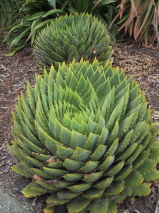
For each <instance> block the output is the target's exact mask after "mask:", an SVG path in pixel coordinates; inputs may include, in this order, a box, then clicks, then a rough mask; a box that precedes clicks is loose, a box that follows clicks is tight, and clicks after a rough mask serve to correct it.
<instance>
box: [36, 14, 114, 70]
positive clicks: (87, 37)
mask: <svg viewBox="0 0 159 213" xmlns="http://www.w3.org/2000/svg"><path fill="white" fill-rule="evenodd" d="M35 52H36V56H37V60H38V62H39V65H40V67H42V68H43V67H50V66H51V65H54V66H55V67H56V68H57V67H58V64H59V63H62V62H66V63H67V64H69V63H70V62H71V61H72V60H73V58H75V60H76V61H80V59H81V58H83V59H84V60H89V61H90V62H92V61H93V60H94V58H95V57H96V58H97V59H98V61H99V62H100V63H101V64H104V63H105V62H106V61H107V60H108V59H109V60H112V58H111V55H112V53H113V51H112V47H111V46H110V37H109V34H108V31H107V29H106V27H105V26H104V24H103V23H102V22H101V21H99V20H98V18H96V17H92V15H89V14H85V13H84V14H75V15H70V16H68V15H65V16H61V17H59V18H57V19H55V20H54V21H53V22H52V23H51V24H50V25H49V26H47V27H46V28H44V29H43V30H42V32H41V33H40V34H39V36H38V38H37V40H36V46H35Z"/></svg>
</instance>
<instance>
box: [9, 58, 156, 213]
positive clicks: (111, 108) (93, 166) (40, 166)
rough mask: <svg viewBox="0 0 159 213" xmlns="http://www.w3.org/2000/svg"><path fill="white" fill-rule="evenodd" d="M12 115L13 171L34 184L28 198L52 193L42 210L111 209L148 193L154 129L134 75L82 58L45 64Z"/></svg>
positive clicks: (109, 212)
mask: <svg viewBox="0 0 159 213" xmlns="http://www.w3.org/2000/svg"><path fill="white" fill-rule="evenodd" d="M16 110H17V113H16V114H15V113H13V120H14V129H13V135H14V137H15V139H14V141H12V146H10V149H11V150H12V151H13V153H14V154H15V155H16V156H17V157H18V158H19V159H20V162H19V163H18V164H17V165H15V166H13V167H12V169H13V170H14V171H15V172H17V173H19V174H21V175H23V176H25V177H28V178H32V182H31V183H30V184H29V185H27V186H26V187H25V188H24V189H23V190H22V193H23V194H24V195H25V196H26V197H28V198H30V197H35V196H39V195H42V194H45V193H51V195H50V196H49V197H48V199H47V200H46V202H47V207H46V208H45V209H44V212H46V213H48V212H50V213H51V212H54V208H55V206H57V205H62V204H67V209H68V212H69V213H76V212H80V213H85V212H90V213H94V212H97V211H98V212H104V213H113V212H116V210H117V206H116V203H117V202H121V201H123V200H124V199H125V198H126V197H127V196H131V195H132V194H133V195H138V196H142V195H147V194H149V193H150V191H151V190H150V186H151V181H153V180H155V179H157V178H159V171H157V169H156V164H157V162H159V142H158V141H156V135H157V134H158V129H157V127H156V125H155V123H153V121H152V119H151V110H150V109H147V102H146V98H145V96H144V93H143V91H141V90H140V89H139V84H138V83H137V82H136V81H134V80H133V77H130V78H127V77H126V76H125V73H124V71H119V69H118V68H112V67H111V65H110V64H109V63H107V64H106V65H105V66H100V65H99V62H98V61H97V60H94V62H93V63H92V64H90V63H89V62H88V61H85V62H84V61H83V60H81V61H80V62H79V63H77V62H75V61H73V62H72V63H71V64H70V65H69V66H67V65H66V64H65V63H63V64H62V66H60V67H59V69H58V72H57V71H56V70H55V69H54V68H53V67H51V69H50V73H49V74H47V72H44V77H41V76H37V78H36V84H35V87H34V88H32V87H31V86H30V84H29V83H28V85H27V94H26V96H24V95H23V94H21V96H19V98H18V104H17V106H16Z"/></svg>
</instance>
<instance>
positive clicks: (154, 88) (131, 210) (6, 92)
mask: <svg viewBox="0 0 159 213" xmlns="http://www.w3.org/2000/svg"><path fill="white" fill-rule="evenodd" d="M113 49H114V66H120V67H121V68H124V69H125V70H126V73H127V75H129V74H133V75H134V77H135V79H136V80H137V81H138V82H139V83H140V85H141V88H142V89H143V90H145V92H146V96H147V99H148V101H149V106H150V108H152V109H153V118H154V119H155V120H156V121H159V51H158V49H157V48H153V47H151V48H147V49H146V48H144V47H142V46H140V45H139V44H137V43H134V42H132V41H130V40H129V41H126V42H118V43H117V44H115V45H113ZM5 54H7V46H6V45H1V46H0V84H1V87H0V89H1V103H0V104H1V105H0V120H1V129H0V138H1V141H0V155H1V156H0V185H1V186H3V188H4V192H5V193H8V194H9V195H10V196H14V197H16V199H17V200H18V201H19V202H20V203H21V204H22V205H23V208H24V209H27V210H28V212H33V213H41V212H42V209H43V207H44V205H45V202H44V198H46V196H41V197H38V198H35V199H26V198H24V196H23V195H22V194H21V192H20V191H21V189H22V188H23V187H24V186H25V185H26V184H27V183H28V182H29V180H28V179H26V178H24V177H22V176H20V175H18V174H16V173H14V172H12V170H11V169H10V167H11V166H12V165H14V164H15V163H16V162H17V159H16V158H15V157H14V156H13V154H12V153H11V152H10V151H9V150H8V148H7V144H10V141H11V134H10V129H11V127H12V125H13V123H12V120H11V113H10V112H11V111H12V110H14V107H15V104H16V102H17V96H18V95H19V93H20V91H25V88H26V81H27V80H28V81H30V82H31V84H32V85H33V84H34V82H35V75H36V74H38V72H39V70H38V67H37V64H36V60H35V55H34V53H33V48H32V47H30V46H28V47H26V48H25V49H23V50H22V51H19V52H17V53H16V54H15V55H13V56H11V57H5ZM158 187H159V186H158V184H157V182H156V183H153V185H152V192H151V194H150V195H149V196H145V197H137V198H135V199H132V198H131V199H130V198H129V199H127V200H126V201H125V202H123V203H122V204H120V205H119V213H157V212H158V206H157V205H158V204H157V202H158V199H159V188H158ZM22 212H23V210H22ZM57 212H58V213H64V210H63V209H58V210H57Z"/></svg>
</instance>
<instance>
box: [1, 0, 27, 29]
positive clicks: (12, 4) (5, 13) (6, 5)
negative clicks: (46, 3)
mask: <svg viewBox="0 0 159 213" xmlns="http://www.w3.org/2000/svg"><path fill="white" fill-rule="evenodd" d="M22 3H23V1H21V0H18V1H17V0H1V2H0V29H2V28H4V26H7V25H11V24H12V23H13V22H14V21H15V20H16V19H17V18H20V17H21V16H20V14H19V13H18V11H19V9H20V7H21V5H22Z"/></svg>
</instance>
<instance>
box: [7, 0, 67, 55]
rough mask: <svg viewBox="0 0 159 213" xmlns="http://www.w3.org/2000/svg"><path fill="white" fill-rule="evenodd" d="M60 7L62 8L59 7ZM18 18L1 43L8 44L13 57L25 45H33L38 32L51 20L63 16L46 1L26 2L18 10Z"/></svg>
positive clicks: (60, 11)
mask: <svg viewBox="0 0 159 213" xmlns="http://www.w3.org/2000/svg"><path fill="white" fill-rule="evenodd" d="M61 7H62V6H61ZM19 13H20V15H21V16H20V18H19V19H17V20H16V22H15V23H13V24H12V25H11V26H9V27H7V28H6V29H4V30H5V31H8V34H7V36H6V37H5V38H4V41H3V43H8V49H9V51H10V52H11V53H9V54H8V56H11V55H13V54H14V53H15V52H17V51H18V50H20V49H22V48H24V47H25V46H26V45H27V44H30V43H31V44H33V43H34V40H35V38H36V35H37V34H38V32H39V31H40V30H41V29H42V28H43V27H45V26H46V25H47V24H48V23H50V22H51V20H52V19H54V18H56V17H57V16H59V15H61V14H65V12H64V11H63V10H62V9H56V8H53V7H52V5H51V4H49V2H48V1H47V0H27V1H26V2H25V4H23V5H22V7H21V8H20V10H19Z"/></svg>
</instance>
